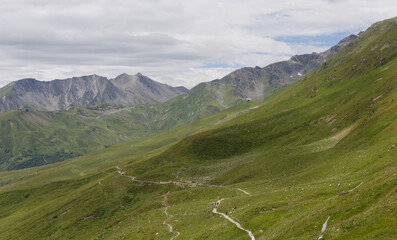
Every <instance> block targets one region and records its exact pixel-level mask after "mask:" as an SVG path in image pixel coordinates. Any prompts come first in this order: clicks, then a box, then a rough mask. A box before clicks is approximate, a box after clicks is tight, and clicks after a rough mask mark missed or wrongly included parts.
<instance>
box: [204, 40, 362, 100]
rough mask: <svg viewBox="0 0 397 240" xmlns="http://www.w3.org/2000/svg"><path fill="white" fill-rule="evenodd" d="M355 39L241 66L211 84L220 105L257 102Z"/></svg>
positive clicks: (298, 77)
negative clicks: (267, 62)
mask: <svg viewBox="0 0 397 240" xmlns="http://www.w3.org/2000/svg"><path fill="white" fill-rule="evenodd" d="M355 38H357V36H356V35H350V36H348V37H346V38H344V39H342V40H341V41H340V42H339V43H338V44H337V45H335V46H333V47H331V48H330V49H328V50H327V51H325V52H321V53H311V54H303V55H295V56H293V57H291V59H290V60H288V61H282V62H277V63H273V64H270V65H268V66H266V67H263V68H260V67H255V68H250V67H246V68H242V69H238V70H236V71H234V72H232V73H230V74H228V75H227V76H225V77H223V78H222V79H220V80H215V81H213V82H210V83H208V84H209V85H213V87H212V88H215V89H216V92H217V94H216V96H217V101H218V102H219V103H220V105H221V106H222V105H226V106H229V105H230V104H233V103H235V102H238V101H245V100H246V98H250V99H251V100H253V101H258V100H261V99H263V98H264V97H266V96H269V95H271V94H272V93H274V92H276V91H277V90H279V89H281V88H283V87H285V86H287V85H289V84H291V83H293V82H295V81H296V80H298V79H300V78H301V77H302V76H305V75H306V74H308V73H310V72H311V71H312V70H313V69H315V68H316V67H318V66H320V65H321V64H323V63H324V62H325V61H326V60H327V59H328V58H330V57H331V56H332V55H334V54H335V53H337V52H338V51H339V50H340V49H342V48H343V47H345V46H346V45H348V44H349V43H350V42H351V41H353V40H354V39H355ZM208 87H209V86H207V88H208Z"/></svg>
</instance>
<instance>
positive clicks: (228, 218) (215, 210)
mask: <svg viewBox="0 0 397 240" xmlns="http://www.w3.org/2000/svg"><path fill="white" fill-rule="evenodd" d="M222 200H223V198H222V199H221V200H218V201H217V202H216V203H215V207H214V209H212V212H213V213H215V214H219V215H221V216H223V217H224V218H226V219H227V220H229V222H231V223H233V224H234V225H236V226H237V227H238V228H240V229H241V230H243V231H245V232H247V233H248V236H249V237H250V239H251V240H255V236H254V234H252V232H251V231H250V230H247V229H245V228H243V227H242V226H241V225H240V223H238V222H236V221H234V220H233V219H231V218H230V217H229V216H228V215H226V214H224V213H219V212H218V207H219V205H221V201H222Z"/></svg>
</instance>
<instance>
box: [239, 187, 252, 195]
mask: <svg viewBox="0 0 397 240" xmlns="http://www.w3.org/2000/svg"><path fill="white" fill-rule="evenodd" d="M237 190H239V191H242V192H243V193H245V194H247V195H248V196H251V194H250V193H249V192H247V191H244V190H243V189H241V188H237Z"/></svg>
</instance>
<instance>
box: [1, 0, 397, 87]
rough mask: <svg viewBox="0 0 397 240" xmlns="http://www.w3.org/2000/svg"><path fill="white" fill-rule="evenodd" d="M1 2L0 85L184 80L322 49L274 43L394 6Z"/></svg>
mask: <svg viewBox="0 0 397 240" xmlns="http://www.w3.org/2000/svg"><path fill="white" fill-rule="evenodd" d="M0 4H1V8H0V35H1V36H2V37H1V38H0V86H3V85H5V84H7V83H8V82H10V81H14V80H17V79H20V78H25V77H33V78H37V79H40V80H52V79H55V78H67V77H72V76H80V75H85V74H92V73H96V74H100V75H103V76H106V77H109V78H110V77H115V76H117V75H118V74H120V73H123V72H127V73H130V74H134V73H136V72H141V73H142V74H145V75H147V76H149V77H152V78H153V79H155V80H158V81H162V82H165V83H168V84H170V85H185V86H187V87H192V86H194V85H196V84H197V83H199V82H202V81H209V80H212V79H214V78H220V77H222V76H224V75H225V74H227V73H228V72H230V71H232V70H233V69H234V67H237V66H256V65H258V66H265V65H267V64H269V63H272V62H274V61H279V60H283V59H287V58H288V57H289V56H291V55H293V54H297V53H304V52H309V53H310V52H313V51H320V50H324V49H325V48H326V47H329V46H328V45H327V44H325V45H326V46H325V45H321V46H318V45H316V46H312V44H313V43H312V42H308V43H307V44H302V43H295V44H294V43H287V42H283V41H281V40H278V41H277V40H275V39H280V37H290V36H308V37H309V38H310V37H311V36H313V37H315V36H318V35H331V34H334V33H340V32H351V33H356V32H357V31H358V30H364V29H365V28H366V27H368V26H369V25H370V24H371V23H373V22H375V21H379V20H382V19H385V18H389V17H393V16H394V14H395V13H396V12H397V5H396V4H395V2H394V1H389V0H378V1H369V0H367V1H361V0H348V1H338V0H337V1H326V0H318V1H309V0H298V1H297V0H286V1H280V0H279V1H263V0H247V1H241V0H228V1H226V0H223V1H210V0H190V1H186V0H147V1H127V0H112V1H105V0H85V1H82V0H79V1H77V0H71V1H52V0H19V1H11V0H0ZM211 64H212V65H213V66H214V67H211V68H208V66H211ZM217 64H222V65H224V66H226V67H222V68H221V67H219V66H216V65H217ZM204 65H205V66H207V67H206V68H203V66H204Z"/></svg>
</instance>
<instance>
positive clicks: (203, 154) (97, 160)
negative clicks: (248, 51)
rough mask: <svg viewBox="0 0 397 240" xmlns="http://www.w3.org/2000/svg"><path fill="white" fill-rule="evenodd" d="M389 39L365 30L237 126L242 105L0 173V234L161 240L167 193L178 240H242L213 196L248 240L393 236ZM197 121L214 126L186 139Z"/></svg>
mask: <svg viewBox="0 0 397 240" xmlns="http://www.w3.org/2000/svg"><path fill="white" fill-rule="evenodd" d="M395 36H397V23H396V19H392V20H388V21H385V22H381V23H378V24H375V25H374V26H372V27H371V28H370V29H369V30H368V31H367V32H365V33H364V34H362V35H360V37H359V39H357V40H356V41H354V42H353V43H352V44H351V45H349V46H348V47H346V48H345V49H343V50H342V51H341V52H339V53H338V54H336V55H335V56H334V57H333V58H331V59H330V60H329V61H327V64H326V65H324V66H322V67H320V68H318V69H317V70H316V71H315V72H313V73H311V74H310V75H308V76H307V77H305V78H304V79H302V80H300V81H298V82H296V83H295V84H293V85H291V86H289V87H287V88H286V89H283V90H281V91H280V92H278V93H277V94H276V95H274V96H272V97H271V98H268V99H266V100H265V102H264V103H263V104H264V105H263V106H262V107H260V108H258V109H255V110H252V111H249V112H248V113H246V114H244V115H240V116H238V117H236V118H232V117H233V116H235V112H234V111H236V112H238V111H243V109H244V106H242V107H241V109H239V110H236V109H235V110H233V111H232V110H229V111H230V112H228V114H227V113H220V114H217V115H214V116H211V117H210V118H207V119H204V120H200V121H199V122H195V123H192V124H191V125H189V126H186V127H182V128H178V129H177V130H175V131H173V130H172V131H168V132H166V133H163V134H160V135H155V136H151V137H148V138H145V139H144V140H143V141H134V142H130V143H124V144H121V145H117V146H115V147H112V148H108V149H105V150H103V151H101V152H97V153H93V154H90V155H87V156H83V157H81V158H77V159H74V160H70V161H66V162H63V163H58V165H49V166H44V167H41V168H34V169H27V170H21V171H13V172H9V173H0V179H1V182H2V183H3V184H5V183H8V184H7V185H4V186H3V187H2V188H0V191H1V193H0V194H1V195H0V196H1V197H0V201H1V203H0V213H1V214H0V219H1V221H0V234H1V235H2V236H5V237H6V238H10V239H14V238H16V239H18V238H19V239H27V238H51V239H54V238H55V239H70V238H77V239H123V238H126V239H169V238H171V237H172V236H173V234H172V233H169V232H168V228H167V226H165V225H164V224H163V221H164V220H165V219H166V218H167V217H166V216H165V215H164V213H163V210H164V207H163V206H162V199H163V198H162V197H161V195H162V194H165V193H167V192H169V193H168V205H170V206H171V207H169V208H168V212H169V213H170V214H173V215H174V217H173V218H172V219H171V220H169V221H168V222H169V223H171V224H172V225H173V227H174V229H176V230H177V231H179V232H181V235H180V237H179V238H180V239H199V238H202V239H203V238H207V239H247V238H248V237H247V235H246V233H245V232H243V231H241V230H238V229H237V228H236V227H235V226H234V225H233V224H230V223H229V222H227V221H226V220H225V219H223V218H220V217H219V216H218V215H215V214H213V213H212V212H211V210H212V207H211V205H209V203H211V202H214V201H215V200H216V199H217V198H218V196H219V197H221V198H225V200H223V202H222V204H221V206H220V208H219V211H221V212H224V211H228V212H229V215H230V216H231V217H232V218H233V219H236V220H237V221H239V222H240V223H241V224H242V225H243V226H244V227H245V228H247V229H250V230H251V231H252V232H253V233H254V235H255V236H256V237H257V239H315V238H317V237H318V236H319V235H320V234H323V235H324V239H395V237H396V236H397V230H396V228H395V226H396V225H397V219H396V218H395V216H396V215H397V208H396V201H397V197H396V196H397V194H396V190H397V181H396V174H397V170H396V166H395V159H396V157H397V152H396V151H397V149H396V145H395V144H396V141H397V131H395V129H396V128H397V121H396V117H397V116H396V113H397V111H396V110H397V109H396V108H397V104H396V103H397V91H396V89H397V86H396V84H397V78H396V76H397V60H396V58H395V56H396V55H397V51H396V49H397V48H396V47H397V40H396V38H395ZM382 58H384V60H383V61H380V59H382ZM395 100H396V101H395ZM245 107H248V106H245ZM250 107H251V106H250ZM214 118H216V119H214ZM229 118H232V119H231V120H229V121H226V120H227V119H229ZM221 119H223V120H221ZM219 120H221V121H219ZM205 121H209V122H211V123H218V125H217V126H218V127H216V128H214V129H209V130H208V131H202V132H199V133H196V134H193V135H190V134H192V133H194V132H195V131H196V130H197V129H200V127H202V126H206V125H207V124H208V123H209V122H205ZM223 121H224V122H223ZM219 124H221V126H219ZM209 128H211V127H210V126H209ZM186 135H190V136H188V137H187V138H184V139H182V140H180V139H181V138H182V137H183V136H186ZM168 138H170V139H168ZM175 142H177V144H174V143H175ZM116 165H119V166H121V167H122V168H123V169H124V170H125V171H126V172H127V174H128V175H131V176H136V177H137V178H138V179H150V180H164V181H166V180H169V179H174V180H175V181H180V182H186V183H190V184H189V186H186V187H184V188H181V187H178V186H176V185H173V184H169V185H156V184H143V185H141V184H137V183H134V182H131V181H130V180H129V178H127V177H122V176H120V175H119V174H118V173H117V172H116V169H115V166H116ZM111 166H113V167H111ZM191 180H194V181H195V182H198V183H199V184H202V185H199V186H197V187H193V186H192V185H195V184H192V183H191ZM361 183H362V184H361ZM209 184H210V185H209ZM359 184H361V185H360V186H359V187H358V188H356V189H354V188H355V187H356V186H358V185H359ZM237 188H242V189H244V190H246V191H248V192H250V193H251V196H248V195H245V194H244V193H242V192H241V191H239V190H238V189H237ZM349 189H350V190H351V189H354V190H353V191H349ZM343 192H346V193H344V194H341V193H343ZM340 194H341V195H340ZM234 206H237V209H235V210H233V207H234ZM328 216H330V220H329V222H328V228H327V230H326V231H325V232H324V233H321V227H322V224H323V223H324V221H325V220H326V219H327V217H328Z"/></svg>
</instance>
